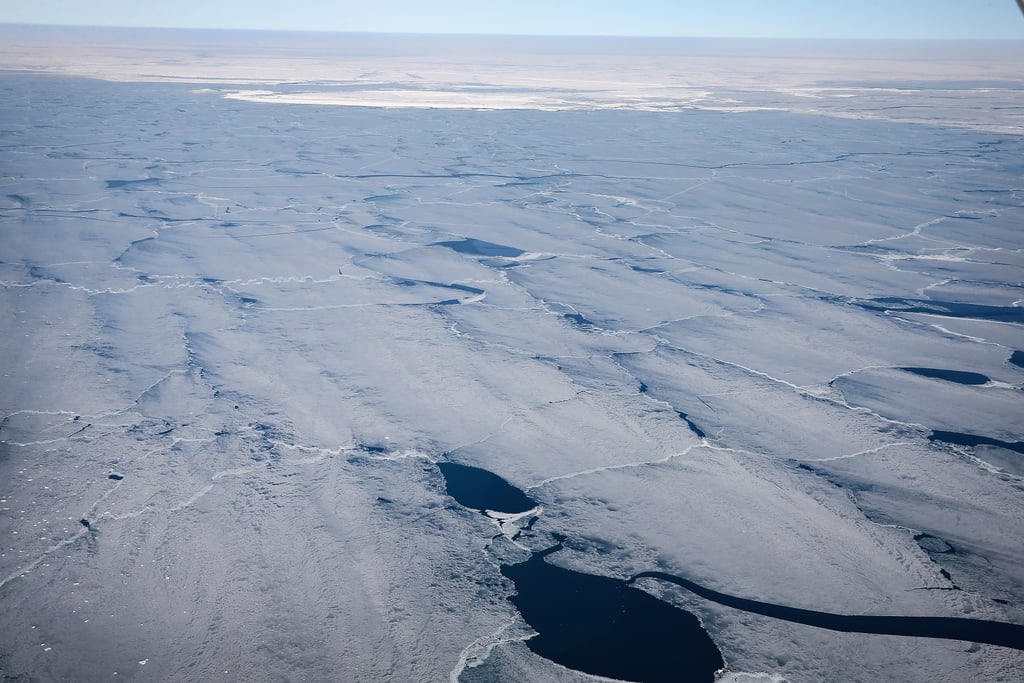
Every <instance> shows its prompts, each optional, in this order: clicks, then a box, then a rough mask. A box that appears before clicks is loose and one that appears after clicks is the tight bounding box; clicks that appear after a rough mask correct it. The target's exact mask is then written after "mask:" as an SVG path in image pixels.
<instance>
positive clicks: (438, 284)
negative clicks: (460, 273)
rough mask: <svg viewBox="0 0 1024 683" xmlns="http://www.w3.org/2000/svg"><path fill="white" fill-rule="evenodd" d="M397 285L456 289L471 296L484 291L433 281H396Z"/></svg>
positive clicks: (467, 286)
mask: <svg viewBox="0 0 1024 683" xmlns="http://www.w3.org/2000/svg"><path fill="white" fill-rule="evenodd" d="M395 284H396V285H398V286H399V287H415V286H416V285H430V286H431V287H440V288H441V289H454V290H456V291H459V292H468V293H469V294H483V293H484V290H482V289H479V288H478V287H470V286H469V285H460V284H456V283H450V284H445V283H443V282H432V281H431V280H409V279H403V280H396V281H395Z"/></svg>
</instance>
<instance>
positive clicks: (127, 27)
mask: <svg viewBox="0 0 1024 683" xmlns="http://www.w3.org/2000/svg"><path fill="white" fill-rule="evenodd" d="M0 28H30V29H47V28H52V29H105V30H106V29H115V30H130V31H202V32H209V33H214V32H233V33H300V34H311V33H313V34H320V35H365V36H375V35H376V36H423V37H480V38H493V37H501V38H611V39H647V40H651V39H655V40H658V39H660V40H769V41H775V40H778V41H783V40H790V41H794V40H803V41H819V42H841V41H864V42H1002V43H1012V42H1020V43H1024V37H1020V38H1007V37H996V38H979V37H955V38H951V37H924V36H904V37H877V38H873V37H866V36H845V37H841V36H747V35H729V36H727V35H677V34H644V33H631V34H610V33H494V32H491V33H486V32H481V33H478V32H470V31H452V32H438V31H366V30H342V29H314V28H247V27H218V26H137V25H130V24H51V23H43V22H5V21H0Z"/></svg>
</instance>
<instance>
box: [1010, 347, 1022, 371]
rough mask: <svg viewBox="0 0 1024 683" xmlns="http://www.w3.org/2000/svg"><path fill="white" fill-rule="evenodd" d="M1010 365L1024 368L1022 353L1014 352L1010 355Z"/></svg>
mask: <svg viewBox="0 0 1024 683" xmlns="http://www.w3.org/2000/svg"><path fill="white" fill-rule="evenodd" d="M1010 363H1012V364H1013V365H1016V366H1017V367H1018V368H1024V351H1014V352H1013V353H1011V354H1010Z"/></svg>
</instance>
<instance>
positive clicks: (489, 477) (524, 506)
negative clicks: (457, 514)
mask: <svg viewBox="0 0 1024 683" xmlns="http://www.w3.org/2000/svg"><path fill="white" fill-rule="evenodd" d="M437 467H438V469H440V470H441V474H442V475H443V476H444V484H445V490H446V491H447V492H448V495H449V496H451V497H452V498H454V499H455V500H457V501H458V502H459V504H460V505H463V506H465V507H468V508H472V509H474V510H493V511H495V512H509V513H517V512H526V511H527V510H532V509H533V508H535V507H537V503H536V502H534V501H533V500H531V499H530V497H529V496H527V495H526V494H525V493H523V492H522V491H520V490H519V489H517V488H516V487H515V486H512V485H511V484H509V483H508V482H507V481H505V480H504V479H502V478H501V477H499V476H498V475H496V474H493V473H491V472H488V471H487V470H484V469H480V468H479V467H468V466H466V465H457V464H456V463H453V462H442V463H440V464H438V466H437Z"/></svg>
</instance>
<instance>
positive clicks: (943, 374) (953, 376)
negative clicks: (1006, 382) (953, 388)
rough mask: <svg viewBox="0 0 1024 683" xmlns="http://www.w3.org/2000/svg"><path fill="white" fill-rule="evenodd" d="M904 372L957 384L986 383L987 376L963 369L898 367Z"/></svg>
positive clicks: (987, 381)
mask: <svg viewBox="0 0 1024 683" xmlns="http://www.w3.org/2000/svg"><path fill="white" fill-rule="evenodd" d="M899 369H900V370H903V371H904V372H912V373H914V374H915V375H921V376H922V377H933V378H935V379H943V380H946V381H947V382H956V383H957V384H970V385H977V384H988V383H989V378H988V377H986V376H985V375H983V374H981V373H980V372H966V371H964V370H943V369H942V368H899Z"/></svg>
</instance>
